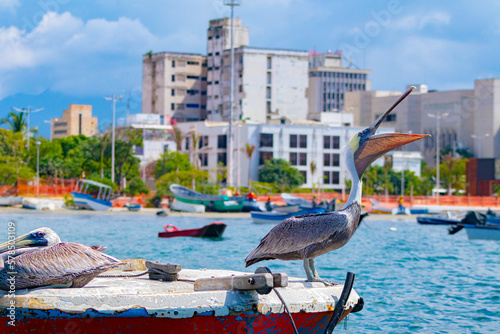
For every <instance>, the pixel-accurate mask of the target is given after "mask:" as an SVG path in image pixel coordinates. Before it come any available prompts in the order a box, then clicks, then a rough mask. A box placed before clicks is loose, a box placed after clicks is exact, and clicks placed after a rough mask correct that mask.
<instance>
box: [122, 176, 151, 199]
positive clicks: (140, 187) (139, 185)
mask: <svg viewBox="0 0 500 334" xmlns="http://www.w3.org/2000/svg"><path fill="white" fill-rule="evenodd" d="M123 192H124V193H125V194H127V195H128V196H137V195H139V194H146V195H147V194H149V188H148V187H147V186H146V184H145V183H144V182H142V180H141V178H140V177H134V178H133V179H132V180H131V181H130V182H129V183H128V184H127V187H126V188H125V189H123Z"/></svg>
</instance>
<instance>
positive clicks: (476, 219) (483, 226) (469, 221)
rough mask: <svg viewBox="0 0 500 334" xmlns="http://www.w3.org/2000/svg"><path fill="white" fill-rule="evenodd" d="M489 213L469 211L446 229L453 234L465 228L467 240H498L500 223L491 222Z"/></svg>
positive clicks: (499, 238)
mask: <svg viewBox="0 0 500 334" xmlns="http://www.w3.org/2000/svg"><path fill="white" fill-rule="evenodd" d="M488 216H490V215H484V214H482V213H478V212H474V211H469V212H467V214H466V215H465V218H464V219H462V220H461V222H460V223H458V224H455V225H452V226H451V227H450V228H449V229H448V231H449V233H450V234H455V233H457V232H459V231H461V230H462V229H464V228H465V231H466V233H467V237H468V239H469V240H475V239H485V240H500V225H497V224H491V221H490V220H489V219H491V217H488Z"/></svg>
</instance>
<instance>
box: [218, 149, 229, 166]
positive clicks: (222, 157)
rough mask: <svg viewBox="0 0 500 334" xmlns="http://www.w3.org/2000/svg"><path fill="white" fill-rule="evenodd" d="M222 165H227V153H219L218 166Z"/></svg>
mask: <svg viewBox="0 0 500 334" xmlns="http://www.w3.org/2000/svg"><path fill="white" fill-rule="evenodd" d="M220 164H222V166H226V165H227V154H226V152H220V153H217V165H220Z"/></svg>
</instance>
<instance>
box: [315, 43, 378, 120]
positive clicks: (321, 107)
mask: <svg viewBox="0 0 500 334" xmlns="http://www.w3.org/2000/svg"><path fill="white" fill-rule="evenodd" d="M371 73H372V71H370V70H361V69H357V68H352V67H343V65H342V51H340V50H337V51H335V52H330V51H329V52H327V53H317V52H314V51H313V52H310V53H309V118H310V119H315V120H318V121H319V120H320V117H321V116H320V114H321V113H331V112H337V113H338V112H340V111H347V112H349V110H346V109H345V108H344V94H345V93H346V92H351V91H370V90H371V80H369V79H368V75H369V74H371Z"/></svg>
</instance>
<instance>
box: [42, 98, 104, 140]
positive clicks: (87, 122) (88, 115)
mask: <svg viewBox="0 0 500 334" xmlns="http://www.w3.org/2000/svg"><path fill="white" fill-rule="evenodd" d="M50 129H51V132H52V136H51V138H54V139H55V138H63V137H68V136H75V135H85V136H88V137H90V136H93V135H95V134H97V117H92V106H91V105H81V104H70V105H69V108H68V109H67V110H64V111H63V115H62V117H58V118H52V120H51V128H50Z"/></svg>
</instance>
